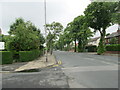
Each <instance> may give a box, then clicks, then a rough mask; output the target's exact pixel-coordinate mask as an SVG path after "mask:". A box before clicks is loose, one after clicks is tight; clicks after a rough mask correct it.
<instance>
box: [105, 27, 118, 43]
mask: <svg viewBox="0 0 120 90" xmlns="http://www.w3.org/2000/svg"><path fill="white" fill-rule="evenodd" d="M105 39H106V40H105V43H106V45H107V44H120V29H118V30H117V32H114V33H112V34H110V35H108V36H106V38H105Z"/></svg>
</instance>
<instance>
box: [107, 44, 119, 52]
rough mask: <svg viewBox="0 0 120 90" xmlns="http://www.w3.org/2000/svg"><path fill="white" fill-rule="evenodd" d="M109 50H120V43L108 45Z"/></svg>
mask: <svg viewBox="0 0 120 90" xmlns="http://www.w3.org/2000/svg"><path fill="white" fill-rule="evenodd" d="M106 50H107V51H120V44H112V45H107V46H106Z"/></svg>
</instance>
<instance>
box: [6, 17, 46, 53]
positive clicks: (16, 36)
mask: <svg viewBox="0 0 120 90" xmlns="http://www.w3.org/2000/svg"><path fill="white" fill-rule="evenodd" d="M9 34H10V35H11V40H9V41H8V42H7V49H8V50H16V51H25V50H33V49H40V46H41V45H42V44H43V43H44V38H43V36H42V34H41V33H40V31H39V29H37V28H36V27H35V26H34V25H33V24H32V23H31V22H30V21H27V22H25V21H24V20H23V19H21V18H18V19H16V21H15V22H14V23H13V24H12V25H11V26H10V31H9Z"/></svg>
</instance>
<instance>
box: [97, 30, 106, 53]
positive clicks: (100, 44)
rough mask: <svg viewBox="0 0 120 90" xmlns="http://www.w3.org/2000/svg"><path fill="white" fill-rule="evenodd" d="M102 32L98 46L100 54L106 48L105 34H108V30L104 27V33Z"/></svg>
mask: <svg viewBox="0 0 120 90" xmlns="http://www.w3.org/2000/svg"><path fill="white" fill-rule="evenodd" d="M100 34H101V38H100V42H99V46H98V50H97V53H98V54H99V55H101V54H103V53H104V52H105V51H106V49H105V35H106V31H105V29H103V31H102V33H100Z"/></svg>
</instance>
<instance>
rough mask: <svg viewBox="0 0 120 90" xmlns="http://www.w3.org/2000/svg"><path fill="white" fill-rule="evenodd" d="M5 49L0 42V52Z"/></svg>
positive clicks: (3, 44)
mask: <svg viewBox="0 0 120 90" xmlns="http://www.w3.org/2000/svg"><path fill="white" fill-rule="evenodd" d="M4 49H5V42H0V50H4Z"/></svg>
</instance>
